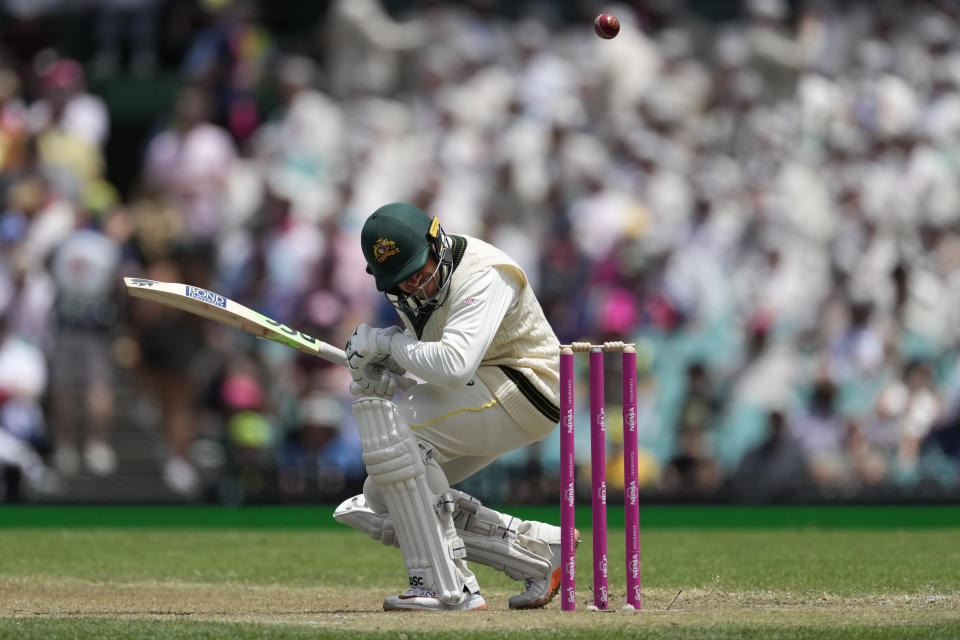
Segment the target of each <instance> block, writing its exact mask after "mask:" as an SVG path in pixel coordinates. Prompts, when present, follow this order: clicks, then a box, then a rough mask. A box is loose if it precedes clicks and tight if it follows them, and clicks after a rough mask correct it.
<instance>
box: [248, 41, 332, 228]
mask: <svg viewBox="0 0 960 640" xmlns="http://www.w3.org/2000/svg"><path fill="white" fill-rule="evenodd" d="M318 73H319V70H318V68H317V65H316V64H315V63H314V62H313V61H312V60H310V59H309V58H306V57H303V56H287V57H284V58H283V59H281V60H280V62H279V64H278V66H277V84H278V87H279V91H280V105H279V107H278V109H277V111H276V113H274V114H271V117H270V118H269V119H268V121H267V122H265V123H264V125H263V126H261V127H260V128H259V129H258V131H257V134H256V140H255V143H256V144H255V146H256V152H257V156H258V157H259V158H260V159H262V160H263V161H264V162H265V165H266V166H265V167H264V169H263V171H264V172H265V173H266V175H267V180H268V181H269V183H270V187H271V189H272V190H273V191H274V192H276V193H278V194H280V195H282V196H283V197H285V198H286V199H287V200H289V201H290V202H291V204H292V207H293V212H292V213H293V216H294V217H295V218H298V219H303V220H308V221H319V220H320V218H321V217H325V216H328V215H330V214H331V213H332V212H333V210H334V209H335V207H336V206H337V205H339V204H340V203H339V202H338V189H337V181H338V180H340V179H342V178H343V176H344V174H345V167H344V164H343V159H342V156H341V154H342V145H343V134H344V126H345V117H344V114H343V108H342V107H341V105H340V104H338V103H336V102H334V101H333V100H331V99H330V98H329V97H328V96H327V95H325V94H323V93H321V92H320V91H318V90H317V89H316V82H317V79H318V78H317V76H318Z"/></svg>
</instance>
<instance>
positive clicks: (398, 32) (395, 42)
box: [322, 0, 426, 100]
mask: <svg viewBox="0 0 960 640" xmlns="http://www.w3.org/2000/svg"><path fill="white" fill-rule="evenodd" d="M328 11H329V13H328V15H327V19H326V21H325V23H324V31H323V34H322V36H323V41H324V42H326V43H327V48H326V51H325V52H324V53H325V57H326V58H327V60H329V63H328V73H329V74H330V78H329V86H330V92H331V93H332V94H333V95H334V97H335V98H337V99H338V100H341V99H348V98H351V97H353V96H354V95H357V94H364V93H374V94H378V95H383V94H387V93H392V92H394V91H396V90H397V89H398V88H399V87H398V81H399V80H400V79H401V78H402V72H401V64H400V55H401V54H402V53H404V52H407V51H411V50H413V49H415V48H416V47H418V46H419V45H420V44H422V43H423V42H424V41H425V35H426V34H425V33H424V28H423V26H422V25H421V23H420V21H418V20H411V21H407V22H397V21H396V20H394V19H393V18H392V17H391V16H390V15H389V14H388V13H387V12H386V10H385V9H384V7H383V6H382V5H381V3H380V0H334V1H333V2H331V3H330V8H329V10H328Z"/></svg>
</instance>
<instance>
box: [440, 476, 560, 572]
mask: <svg viewBox="0 0 960 640" xmlns="http://www.w3.org/2000/svg"><path fill="white" fill-rule="evenodd" d="M450 492H451V493H452V494H453V498H454V502H455V503H456V507H457V509H456V511H454V513H453V521H454V524H455V525H456V527H457V531H459V532H460V535H461V536H462V537H463V541H464V543H465V544H466V547H467V559H469V560H473V561H476V562H479V563H481V564H485V565H487V566H489V567H493V568H494V569H497V570H499V571H503V572H504V573H505V574H507V575H508V576H509V577H511V578H513V579H514V580H525V579H528V578H530V579H534V580H542V579H544V578H546V577H547V576H549V575H550V558H551V556H552V552H551V550H550V545H551V544H560V527H556V526H553V525H549V524H545V523H543V522H536V521H533V520H523V521H521V520H518V519H517V518H514V517H513V516H511V515H508V514H505V513H500V512H499V511H495V510H493V509H491V508H489V507H485V506H483V505H482V504H481V503H480V501H479V500H477V499H476V498H474V497H473V496H470V495H468V494H466V493H463V492H462V491H457V490H456V489H451V491H450Z"/></svg>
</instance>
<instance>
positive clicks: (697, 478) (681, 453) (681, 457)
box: [661, 431, 723, 499]
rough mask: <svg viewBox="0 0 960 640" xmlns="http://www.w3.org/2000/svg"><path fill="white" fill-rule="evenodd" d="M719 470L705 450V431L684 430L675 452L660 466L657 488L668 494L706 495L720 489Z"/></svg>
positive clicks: (684, 496)
mask: <svg viewBox="0 0 960 640" xmlns="http://www.w3.org/2000/svg"><path fill="white" fill-rule="evenodd" d="M722 483H723V474H722V472H721V470H720V467H719V465H717V463H716V461H715V460H714V459H713V457H712V456H711V454H710V453H709V446H708V441H707V437H706V434H704V433H703V432H702V431H685V432H683V433H682V434H680V436H679V442H678V446H677V453H676V455H674V456H673V457H672V458H671V459H670V461H669V462H667V464H666V466H665V467H664V469H663V476H662V478H661V490H662V491H663V493H664V495H666V496H668V497H671V498H681V499H689V498H709V497H711V496H712V495H713V494H715V493H716V492H717V491H719V490H720V488H721V485H722Z"/></svg>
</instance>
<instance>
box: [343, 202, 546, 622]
mask: <svg viewBox="0 0 960 640" xmlns="http://www.w3.org/2000/svg"><path fill="white" fill-rule="evenodd" d="M360 239H361V243H362V245H363V254H364V257H365V258H366V262H367V272H368V273H370V274H372V275H373V277H374V279H375V280H376V286H377V289H378V290H379V291H381V292H383V293H384V294H385V295H386V297H387V299H388V300H389V301H390V303H391V304H392V305H393V306H394V307H395V308H396V310H397V312H398V314H399V316H400V318H401V320H402V321H403V324H404V326H405V330H400V328H399V327H390V328H384V329H380V328H375V327H371V326H368V325H366V324H361V325H360V326H358V327H357V329H356V331H355V332H354V333H353V335H352V336H351V338H350V340H349V342H347V345H346V350H345V351H346V356H347V361H348V364H349V367H350V372H351V375H352V377H353V383H352V384H351V386H350V390H351V392H352V393H355V394H357V395H358V396H360V397H359V398H358V399H357V400H356V401H355V402H354V404H353V413H354V415H355V417H356V420H357V426H358V429H359V432H360V440H361V446H362V449H363V459H364V463H365V465H366V469H367V474H368V477H367V479H366V482H365V483H364V488H363V495H358V496H354V497H353V498H350V499H348V500H346V501H344V502H343V503H342V504H341V505H340V506H339V507H338V508H337V510H336V512H335V514H334V517H335V518H336V519H337V520H338V521H339V522H342V523H344V524H347V525H350V526H352V527H355V528H357V529H360V530H361V531H364V532H366V533H367V534H369V535H370V536H371V537H372V538H374V539H376V540H380V541H381V542H383V543H384V544H387V545H395V546H398V547H400V550H401V552H402V553H403V559H404V562H405V563H406V567H407V576H408V579H409V589H408V590H407V591H406V592H404V593H402V594H400V595H397V596H391V597H388V598H387V599H386V600H384V603H383V608H384V610H387V611H390V610H420V611H458V610H478V609H485V608H486V606H487V605H486V601H485V600H484V598H483V596H482V595H480V587H479V585H478V584H477V579H476V577H475V576H474V574H473V573H472V572H471V571H470V569H469V568H468V566H467V561H468V560H469V561H475V562H480V563H482V564H485V565H489V566H491V567H494V568H496V569H497V570H500V571H503V572H504V573H506V574H507V575H508V576H510V577H511V578H514V579H516V580H524V581H525V585H526V589H525V590H524V591H523V592H522V593H519V594H517V595H515V596H512V597H511V598H510V600H509V605H510V608H512V609H533V608H539V607H542V606H544V605H546V604H547V603H548V602H550V600H551V599H552V598H553V597H554V595H556V593H557V590H558V589H559V586H560V528H559V527H557V526H553V525H549V524H544V523H541V522H534V521H520V520H518V519H516V518H514V517H512V516H510V515H507V514H504V513H499V512H497V511H495V510H493V509H491V508H489V507H486V506H483V505H482V504H481V503H480V502H479V501H478V500H476V499H475V498H473V497H471V496H469V495H467V494H465V493H463V492H461V491H457V490H456V489H452V488H451V487H450V485H451V484H456V483H457V482H460V481H461V480H463V479H465V478H467V477H469V476H471V475H472V474H474V473H476V472H477V471H479V470H480V469H482V468H483V467H485V466H486V465H488V464H490V463H491V462H492V461H493V460H495V459H496V458H497V457H499V456H501V455H503V454H504V453H506V452H507V451H510V450H513V449H516V448H518V447H522V446H524V445H527V444H530V443H532V442H537V441H539V440H542V439H543V438H545V437H546V436H547V435H548V434H549V433H550V431H551V430H552V429H553V428H554V427H555V426H556V425H557V423H558V421H559V417H560V412H559V408H558V392H559V389H558V388H559V370H558V367H559V365H558V357H557V354H558V353H559V341H558V339H557V337H556V335H555V334H554V333H553V330H552V329H551V327H550V325H549V324H548V323H547V320H546V318H545V317H544V314H543V310H542V309H541V307H540V303H539V302H538V301H537V299H536V297H535V296H534V294H533V291H531V289H530V285H529V283H528V282H527V278H526V275H525V274H524V272H523V270H522V269H521V268H520V267H519V266H518V265H517V263H516V262H514V260H512V259H511V258H510V257H509V256H507V255H506V254H505V253H503V252H502V251H500V250H499V249H497V248H495V247H493V246H491V245H490V244H488V243H486V242H483V241H482V240H479V239H477V238H473V237H470V236H466V235H453V234H450V235H448V234H446V233H444V231H443V229H442V228H441V227H440V223H439V220H438V219H437V218H432V219H431V218H430V216H428V215H427V214H426V213H424V212H423V211H421V210H420V209H418V208H417V207H415V206H413V205H410V204H406V203H402V202H395V203H391V204H387V205H384V206H382V207H380V208H379V209H377V210H376V211H375V212H373V214H371V215H370V217H369V218H367V220H366V222H365V224H364V226H363V230H362V231H361V236H360ZM405 372H410V373H412V374H414V375H415V376H417V377H419V378H420V379H421V380H423V381H424V383H422V384H418V385H416V386H414V387H413V388H411V389H409V390H408V391H404V392H402V393H401V394H400V395H399V396H398V398H397V400H396V402H394V401H393V396H394V393H395V392H396V390H397V383H396V379H397V376H399V375H403V373H405Z"/></svg>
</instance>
